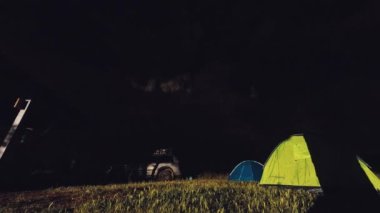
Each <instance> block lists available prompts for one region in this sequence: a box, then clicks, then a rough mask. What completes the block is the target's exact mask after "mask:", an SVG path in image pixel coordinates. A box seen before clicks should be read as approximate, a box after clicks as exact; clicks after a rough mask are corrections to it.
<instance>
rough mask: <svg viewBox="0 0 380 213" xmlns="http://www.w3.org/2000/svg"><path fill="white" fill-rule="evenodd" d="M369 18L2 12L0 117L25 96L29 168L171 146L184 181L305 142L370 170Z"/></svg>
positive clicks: (358, 13) (182, 5)
mask: <svg viewBox="0 0 380 213" xmlns="http://www.w3.org/2000/svg"><path fill="white" fill-rule="evenodd" d="M378 9H379V3H378V2H377V1H352V2H351V1H350V2H348V1H341V0H337V1H278V0H271V1H264V2H263V1H250V2H249V3H248V2H245V1H231V2H229V1H214V0H202V1H174V0H173V1H157V0H155V1H153V0H142V1H137V0H128V1H127V0H123V1H122V0H115V1H94V0H92V1H86V0H79V1H78V0H66V1H51V0H50V1H49V0H39V1H14V0H12V1H1V3H0V71H1V72H0V73H1V77H0V87H1V91H0V98H1V109H2V112H1V114H2V119H1V120H2V121H3V120H7V119H8V120H10V119H11V117H12V114H11V113H10V112H11V110H12V109H11V105H12V103H13V102H14V100H15V99H16V98H17V97H19V96H20V97H28V98H32V100H33V103H32V105H31V108H30V113H28V115H27V116H26V118H25V121H24V122H23V125H24V127H32V128H33V129H34V131H33V136H31V138H32V139H31V140H32V141H34V142H33V143H30V144H29V145H27V144H25V146H27V148H25V147H24V148H22V147H21V148H20V149H23V150H28V151H25V155H24V157H23V159H24V158H28V159H34V161H31V162H33V163H34V164H35V165H37V164H39V163H41V162H43V163H44V164H48V165H46V166H57V165H59V166H58V167H62V168H64V167H65V166H67V162H69V161H70V159H78V161H80V162H81V163H82V164H83V165H90V166H94V165H100V164H109V163H120V162H125V161H133V160H137V159H138V158H140V157H141V156H144V155H147V154H148V153H150V152H152V150H154V149H155V148H161V147H173V148H174V150H175V152H176V153H177V155H178V157H179V159H180V160H181V163H183V168H184V170H185V171H186V172H187V173H188V174H198V173H199V172H228V171H230V170H231V169H232V168H233V166H234V165H235V164H236V163H238V162H240V161H242V160H246V159H252V160H258V161H260V162H262V163H264V162H265V160H266V158H267V157H268V155H269V154H270V152H271V150H272V149H273V148H274V147H275V146H276V145H277V144H278V143H279V142H280V141H281V140H283V139H285V138H287V137H288V136H289V135H291V134H294V133H300V132H310V133H312V134H313V135H322V138H323V137H328V138H332V139H329V140H327V142H319V143H318V142H317V143H316V144H317V145H316V146H321V147H324V148H327V149H329V147H333V149H334V150H336V151H337V152H338V153H343V154H341V155H342V156H345V154H344V153H351V154H352V153H354V152H355V153H357V154H360V155H361V156H362V157H363V158H364V159H366V160H367V161H368V162H369V163H370V164H371V165H373V168H374V169H375V170H377V171H380V160H379V159H380V158H379V156H380V152H379V145H378V144H379V142H378V141H379V139H378V138H379V135H378V131H379V121H380V110H379V109H380V93H379V92H380V84H379V78H378V74H377V73H378V70H379V61H378V58H379V57H378V56H379V45H378V44H379V42H378V38H380V35H379V33H378V30H377V29H378V27H379V21H380V20H379V18H380V17H379V13H378ZM8 124H9V122H8V123H6V122H2V123H1V128H2V130H1V133H2V135H3V133H4V132H3V131H4V129H7V128H8V127H7V125H8ZM342 147H343V148H342ZM14 150H16V148H14ZM9 152H10V153H12V151H11V150H10V151H9ZM312 152H313V150H312ZM31 153H33V154H31ZM9 155H10V156H11V155H14V158H17V157H16V156H17V154H16V151H14V153H13V154H9ZM339 155H340V154H339ZM25 156H26V157H25ZM37 156H38V157H37ZM342 158H343V157H342ZM44 159H45V160H44ZM46 159H48V160H46ZM46 161H48V162H49V163H46ZM12 162H13V164H17V163H18V164H23V163H22V162H23V161H20V162H19V161H12ZM11 164H12V163H11Z"/></svg>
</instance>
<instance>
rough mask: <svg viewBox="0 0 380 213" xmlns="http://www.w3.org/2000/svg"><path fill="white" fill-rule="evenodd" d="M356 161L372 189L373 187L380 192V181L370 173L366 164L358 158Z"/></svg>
mask: <svg viewBox="0 0 380 213" xmlns="http://www.w3.org/2000/svg"><path fill="white" fill-rule="evenodd" d="M358 161H359V164H360V166H361V167H362V169H363V170H364V172H365V173H366V175H367V177H368V179H369V180H370V181H371V183H372V185H373V187H375V189H376V190H377V191H380V179H379V178H378V177H377V176H376V175H375V173H373V172H372V171H371V169H370V168H369V167H368V166H367V164H366V163H365V162H364V161H363V160H362V159H361V158H359V157H358Z"/></svg>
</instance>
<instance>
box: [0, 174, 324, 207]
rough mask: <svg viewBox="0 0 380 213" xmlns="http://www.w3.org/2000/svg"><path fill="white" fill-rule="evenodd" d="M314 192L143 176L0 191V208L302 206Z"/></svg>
mask: <svg viewBox="0 0 380 213" xmlns="http://www.w3.org/2000/svg"><path fill="white" fill-rule="evenodd" d="M316 197H317V195H316V194H313V193H310V192H307V191H304V190H295V189H284V188H278V187H262V186H258V185H257V184H255V183H235V182H228V181H226V180H193V181H173V182H148V183H136V184H118V185H106V186H83V187H60V188H55V189H47V190H42V191H33V192H22V193H7V194H0V203H1V207H0V212H15V211H17V212H44V211H45V212H50V211H54V212H65V211H66V212H72V211H73V210H74V211H75V212H306V211H307V210H308V209H309V208H310V207H311V206H312V205H313V202H314V201H315V199H316Z"/></svg>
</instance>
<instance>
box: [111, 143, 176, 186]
mask: <svg viewBox="0 0 380 213" xmlns="http://www.w3.org/2000/svg"><path fill="white" fill-rule="evenodd" d="M106 176H107V180H108V181H121V182H124V181H138V180H157V181H169V180H174V179H175V178H178V177H180V176H181V171H180V168H179V161H178V159H177V157H176V156H175V155H174V154H173V152H172V150H171V149H158V150H155V151H154V152H153V154H152V155H151V156H150V157H149V158H148V159H146V160H145V161H144V162H140V163H132V164H122V165H112V166H110V167H109V168H108V169H107V170H106Z"/></svg>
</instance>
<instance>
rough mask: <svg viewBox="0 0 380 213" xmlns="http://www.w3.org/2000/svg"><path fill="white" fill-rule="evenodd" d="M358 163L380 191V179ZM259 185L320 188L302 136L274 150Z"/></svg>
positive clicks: (291, 139) (365, 165) (281, 144)
mask: <svg viewBox="0 0 380 213" xmlns="http://www.w3.org/2000/svg"><path fill="white" fill-rule="evenodd" d="M358 161H359V164H360V166H361V167H362V169H363V170H364V172H365V173H366V174H367V176H368V179H369V180H370V181H371V183H372V184H373V186H374V187H375V188H376V190H378V191H380V179H379V178H378V177H377V176H376V175H375V174H374V173H373V172H372V171H371V170H370V168H369V167H368V166H367V164H366V163H365V162H364V161H363V160H362V159H360V158H358ZM260 184H261V185H286V186H303V187H320V186H321V185H320V183H319V180H318V176H317V174H316V172H315V168H314V164H313V161H312V159H311V155H310V152H309V149H308V147H307V144H306V141H305V138H304V137H303V135H293V136H291V137H290V138H289V139H287V140H285V141H284V142H282V143H280V144H279V145H278V146H277V147H276V148H275V149H274V151H273V152H272V154H271V155H270V156H269V158H268V160H267V162H266V163H265V165H264V171H263V175H262V177H261V180H260Z"/></svg>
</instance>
